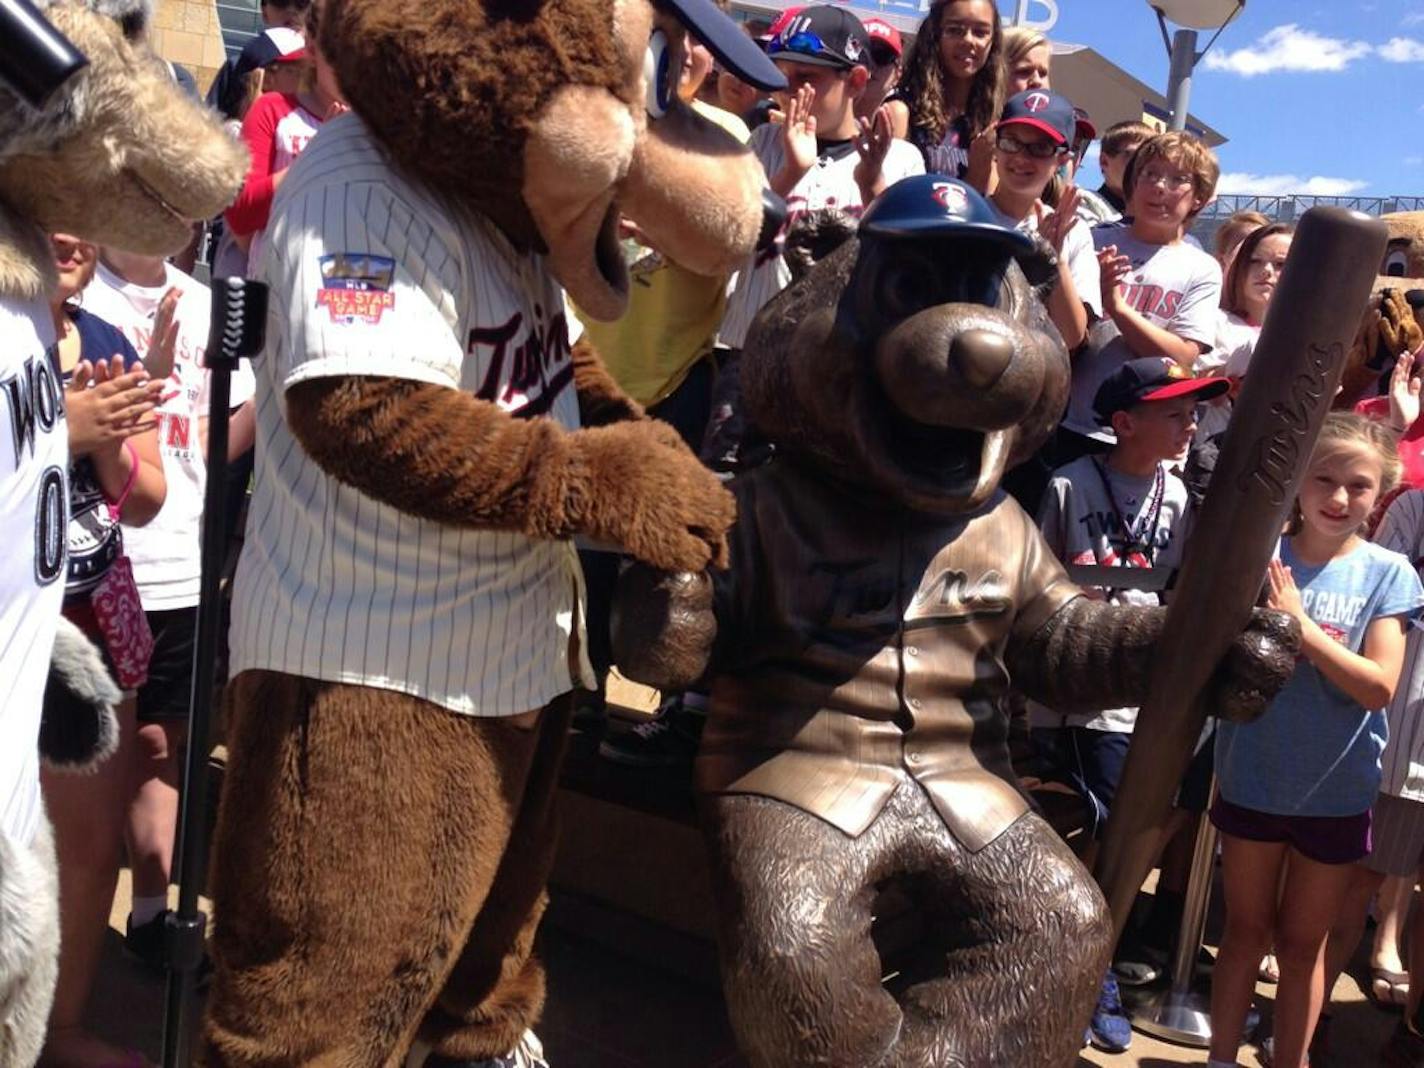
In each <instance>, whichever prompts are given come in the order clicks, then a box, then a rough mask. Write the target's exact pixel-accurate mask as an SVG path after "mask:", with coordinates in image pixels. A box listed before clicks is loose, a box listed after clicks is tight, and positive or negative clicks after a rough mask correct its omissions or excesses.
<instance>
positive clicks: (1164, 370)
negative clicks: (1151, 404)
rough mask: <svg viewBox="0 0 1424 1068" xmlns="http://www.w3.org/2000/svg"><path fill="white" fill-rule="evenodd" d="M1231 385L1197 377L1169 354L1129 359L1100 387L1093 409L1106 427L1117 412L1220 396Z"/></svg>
mask: <svg viewBox="0 0 1424 1068" xmlns="http://www.w3.org/2000/svg"><path fill="white" fill-rule="evenodd" d="M1230 388H1231V381H1230V380H1229V379H1226V378H1193V377H1192V373H1191V372H1190V371H1188V370H1187V369H1186V368H1185V367H1183V366H1182V365H1181V364H1179V363H1177V362H1176V361H1175V360H1169V359H1168V358H1167V357H1166V356H1144V357H1143V358H1142V359H1140V360H1128V361H1127V362H1126V363H1124V364H1123V365H1122V366H1121V367H1119V368H1118V369H1117V370H1116V371H1114V372H1113V373H1112V374H1110V375H1108V377H1107V378H1105V379H1103V384H1102V385H1101V386H1099V387H1098V392H1097V394H1096V395H1095V396H1094V397H1093V412H1094V413H1095V414H1096V415H1097V417H1098V422H1100V423H1101V424H1102V425H1103V426H1108V425H1110V424H1111V423H1112V417H1113V415H1114V414H1115V413H1117V412H1125V411H1127V410H1128V409H1129V408H1134V407H1136V406H1137V405H1139V404H1144V403H1146V402H1147V401H1160V400H1171V399H1172V398H1173V397H1187V396H1195V397H1197V398H1198V399H1199V400H1211V399H1212V398H1213V397H1220V396H1221V395H1222V394H1223V393H1225V392H1226V391H1227V390H1228V389H1230Z"/></svg>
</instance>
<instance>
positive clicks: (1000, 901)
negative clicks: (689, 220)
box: [614, 175, 1299, 1068]
mask: <svg viewBox="0 0 1424 1068" xmlns="http://www.w3.org/2000/svg"><path fill="white" fill-rule="evenodd" d="M1011 253H1012V254H1013V255H1014V257H1015V258H1016V259H1017V260H1018V261H1019V264H1021V265H1022V267H1023V270H1021V269H1020V265H1019V264H1015V263H1013V262H1010V259H1009V257H1010V254H1011ZM1025 271H1027V272H1029V273H1030V275H1031V276H1032V277H1035V278H1051V277H1052V261H1051V260H1049V259H1048V258H1047V257H1046V256H1045V255H1044V253H1043V252H1042V250H1041V249H1035V248H1034V247H1033V245H1032V243H1031V242H1029V241H1028V239H1026V238H1024V237H1023V236H1022V235H1020V234H1018V233H1016V232H1015V231H1012V230H1008V229H1005V228H1003V227H1000V226H998V225H997V223H995V222H994V218H993V216H992V213H991V211H990V209H989V208H988V207H987V205H986V204H985V203H984V202H983V200H982V198H980V197H979V195H978V194H977V193H975V192H974V191H973V190H971V189H970V188H969V187H968V186H966V185H963V184H962V183H957V182H952V181H950V180H946V179H943V178H940V177H938V176H935V175H929V176H925V177H922V178H909V179H906V180H905V181H903V182H900V183H899V184H898V185H896V186H894V187H893V188H892V189H890V190H888V191H887V192H886V193H884V194H883V195H882V197H881V198H880V199H879V200H878V201H877V202H876V204H875V205H872V206H871V208H870V209H869V210H868V211H867V212H866V214H865V215H864V216H863V217H862V219H861V223H860V237H859V238H858V240H857V241H856V242H853V243H852V244H850V245H848V246H846V247H844V248H842V249H840V250H838V251H837V252H835V253H833V254H832V255H830V256H829V257H828V258H826V259H825V260H823V261H821V262H820V263H818V264H816V266H815V267H813V268H812V269H811V270H810V272H809V273H808V274H806V275H805V276H804V277H802V278H801V279H800V280H799V281H797V282H796V283H794V284H793V285H792V286H791V287H790V288H789V289H787V290H786V291H785V292H784V293H782V294H781V295H780V296H779V297H778V298H777V299H776V300H774V301H772V302H771V303H770V304H768V305H767V307H766V308H765V309H764V310H763V311H762V313H761V315H760V316H759V317H758V319H757V321H756V323H755V324H754V325H753V327H752V330H751V332H750V334H749V335H748V338H747V346H746V349H745V351H744V354H743V357H742V361H743V362H742V389H743V397H744V400H745V402H746V404H747V408H748V412H749V415H750V417H751V419H752V421H753V422H755V423H756V425H757V426H758V427H759V428H760V429H761V430H762V431H763V432H765V433H766V434H767V436H768V437H770V438H771V439H772V441H774V442H775V443H776V445H777V449H778V451H777V456H776V458H775V459H773V460H772V461H771V462H770V463H768V464H767V465H766V466H764V467H761V468H759V469H757V470H755V471H752V472H750V473H748V474H745V475H743V476H742V477H740V478H739V479H737V480H736V481H735V482H734V483H733V487H734V490H735V492H736V496H737V505H738V519H737V525H736V527H735V528H734V530H733V535H732V564H731V568H730V570H728V571H726V572H723V573H718V574H717V575H715V576H713V579H712V581H710V582H709V581H707V578H706V576H691V575H677V576H660V575H658V574H657V573H656V572H654V571H652V570H651V569H648V568H646V567H644V566H642V565H638V566H635V567H633V568H631V569H629V571H628V572H627V573H626V574H625V575H624V576H623V579H622V581H621V584H620V589H619V595H618V598H617V600H616V602H615V603H616V615H615V628H614V655H615V658H616V661H617V663H618V664H619V666H620V668H621V669H622V670H623V671H624V672H625V673H626V674H628V675H629V676H630V677H633V678H636V679H639V680H642V681H645V682H648V683H651V684H653V685H657V686H661V687H671V688H674V689H676V688H677V687H678V686H680V685H684V684H686V683H688V682H689V681H691V680H693V679H696V678H698V677H700V676H701V675H702V674H703V673H704V672H705V671H710V672H711V677H712V679H713V684H712V694H711V704H710V708H709V718H708V723H707V727H706V731H705V733H704V734H703V737H702V745H701V749H700V750H699V752H698V757H697V765H696V783H697V787H698V789H699V791H700V793H701V806H700V807H701V811H702V816H703V822H704V827H705V830H706V833H707V839H708V848H709V852H710V855H711V862H712V870H713V878H714V888H715V891H716V896H717V899H718V905H719V917H718V937H719V943H720V946H721V951H722V966H723V988H724V990H725V993H726V997H727V1003H728V1008H729V1011H730V1014H731V1018H732V1023H733V1027H734V1029H735V1030H736V1032H737V1037H738V1041H739V1043H740V1045H741V1047H742V1050H743V1052H744V1053H746V1055H747V1058H748V1060H749V1061H750V1062H751V1063H752V1064H753V1065H755V1066H757V1068H799V1066H806V1068H809V1066H812V1065H822V1066H825V1065H835V1066H844V1068H851V1066H854V1068H875V1066H890V1065H895V1066H904V1068H910V1066H913V1068H946V1066H964V1068H969V1066H974V1068H978V1066H980V1065H994V1066H996V1068H1052V1066H1060V1065H1066V1064H1068V1063H1071V1062H1072V1060H1073V1058H1074V1056H1075V1054H1076V1053H1077V1050H1078V1049H1079V1047H1080V1045H1081V1041H1082V1035H1083V1028H1084V1027H1085V1026H1086V1024H1087V1021H1088V1016H1089V1014H1090V1012H1091V1006H1092V1004H1093V1002H1094V1000H1095V998H1096V997H1097V994H1098V991H1099V988H1100V985H1101V982H1102V978H1103V974H1104V970H1105V968H1106V967H1107V963H1108V957H1109V951H1110V949H1111V934H1112V931H1111V923H1110V922H1109V920H1108V917H1107V913H1106V908H1105V906H1104V903H1103V900H1102V897H1101V895H1100V894H1099V893H1098V891H1097V888H1096V886H1095V885H1094V884H1093V882H1092V880H1091V879H1090V877H1089V876H1088V874H1087V872H1086V871H1084V870H1083V868H1082V867H1081V866H1080V865H1079V863H1078V861H1077V860H1076V859H1075V858H1074V857H1073V855H1072V853H1071V852H1070V851H1069V849H1068V847H1067V846H1066V845H1065V844H1064V843H1063V842H1062V841H1061V840H1060V839H1059V838H1058V837H1057V836H1056V835H1055V834H1054V833H1053V831H1052V830H1051V829H1050V828H1049V826H1048V825H1047V824H1046V823H1045V822H1044V821H1043V820H1042V819H1041V818H1039V817H1038V816H1037V815H1036V814H1034V813H1033V812H1032V811H1031V810H1030V805H1029V803H1028V801H1027V799H1026V798H1025V797H1024V795H1023V793H1022V791H1021V789H1020V787H1019V784H1018V781H1017V779H1016V777H1015V775H1014V773H1013V771H1012V769H1011V768H1010V766H1009V754H1008V745H1007V737H1008V719H1007V715H1006V714H1005V712H1004V710H1003V704H1002V702H1003V700H1004V698H1005V696H1006V694H1007V692H1008V689H1009V686H1010V683H1011V682H1012V684H1013V685H1014V686H1015V687H1016V688H1017V689H1018V690H1020V691H1021V692H1023V693H1025V694H1027V695H1029V696H1031V697H1032V698H1034V699H1035V700H1039V701H1042V702H1043V703H1045V704H1046V705H1048V706H1050V707H1052V708H1055V709H1059V710H1061V711H1065V712H1066V711H1078V710H1087V709H1090V708H1106V707H1115V706H1122V705H1135V704H1139V703H1140V701H1141V698H1142V697H1143V696H1144V694H1145V690H1146V682H1147V677H1148V666H1149V664H1150V661H1151V656H1152V649H1153V645H1154V642H1155V640H1156V636H1157V634H1158V632H1159V630H1160V628H1161V625H1162V621H1163V618H1164V612H1163V610H1162V609H1158V608H1144V607H1125V606H1116V605H1107V604H1103V603H1101V602H1098V601H1092V600H1088V599H1087V598H1084V597H1082V596H1081V595H1080V591H1079V590H1078V589H1077V588H1076V587H1074V586H1073V585H1072V584H1071V583H1070V582H1069V581H1068V578H1067V576H1066V574H1065V573H1064V571H1063V568H1062V567H1061V566H1060V565H1059V563H1058V562H1057V561H1056V560H1055V559H1054V558H1053V556H1052V554H1051V552H1050V551H1049V550H1048V547H1047V546H1046V544H1045V543H1044V542H1043V539H1042V537H1041V535H1040V534H1039V532H1038V529H1037V528H1036V527H1035V526H1034V524H1033V522H1032V520H1030V519H1029V518H1028V516H1026V515H1025V514H1024V512H1023V511H1022V510H1021V509H1020V508H1019V506H1018V505H1017V504H1016V503H1015V502H1014V501H1013V499H1011V498H1010V497H1008V496H1006V495H1005V494H1004V493H1003V491H1002V490H1001V489H1000V479H1001V478H1002V476H1003V473H1004V471H1005V470H1006V469H1007V468H1008V467H1009V466H1011V465H1013V464H1014V463H1016V462H1019V461H1020V460H1022V459H1023V458H1024V457H1027V456H1030V455H1032V453H1033V451H1034V450H1035V449H1036V448H1037V447H1038V446H1039V445H1041V444H1042V442H1043V441H1044V440H1045V439H1046V438H1047V436H1048V434H1049V433H1051V431H1052V429H1053V427H1054V425H1055V423H1056V422H1057V419H1058V415H1059V413H1060V412H1061V411H1062V410H1063V400H1064V397H1065V396H1066V393H1067V389H1068V382H1069V370H1068V355H1067V352H1066V351H1065V350H1064V348H1063V344H1062V340H1061V339H1060V338H1059V336H1058V333H1057V331H1055V330H1054V329H1053V328H1052V327H1051V326H1050V325H1049V322H1048V319H1047V315H1046V313H1045V311H1044V308H1043V303H1042V301H1041V300H1040V299H1039V295H1038V294H1037V293H1035V290H1034V289H1033V288H1032V287H1031V286H1030V285H1029V283H1028V280H1027V278H1026V277H1025V273H1024V272H1025ZM1298 638H1299V635H1298V632H1294V631H1293V630H1292V624H1291V622H1290V620H1289V618H1288V617H1286V616H1284V615H1283V614H1281V613H1259V614H1258V616H1257V617H1256V619H1255V621H1254V622H1253V624H1252V629H1251V630H1250V631H1249V632H1248V633H1247V634H1246V635H1243V636H1242V638H1241V639H1240V640H1239V641H1238V642H1237V644H1236V646H1235V647H1234V649H1233V651H1232V654H1231V656H1230V657H1229V658H1228V661H1227V662H1226V663H1224V664H1223V665H1221V669H1220V670H1219V671H1218V674H1217V677H1216V679H1215V680H1214V685H1215V686H1216V690H1215V691H1214V696H1213V695H1209V696H1210V697H1211V700H1212V705H1211V707H1213V708H1215V709H1218V710H1219V711H1220V714H1222V715H1226V716H1231V717H1242V718H1250V717H1252V716H1254V715H1257V714H1259V713H1260V711H1261V710H1262V709H1263V708H1264V706H1265V702H1266V700H1267V699H1268V697H1269V695H1271V694H1274V692H1275V690H1276V689H1277V688H1279V686H1280V684H1281V683H1282V682H1283V681H1284V680H1285V678H1286V677H1287V676H1288V675H1289V672H1290V670H1291V666H1292V663H1293V657H1294V651H1295V648H1296V643H1297V642H1298ZM888 879H895V880H897V881H899V882H901V884H902V885H904V886H905V888H906V889H908V890H909V892H910V893H911V894H912V895H913V896H914V898H915V900H916V901H917V903H918V905H919V906H920V908H921V910H922V915H923V917H924V918H925V919H926V921H927V924H926V925H927V927H928V929H929V932H930V933H929V937H928V939H927V941H926V945H925V947H924V954H923V956H922V957H921V958H920V959H919V960H917V961H916V962H915V963H914V964H913V965H912V966H909V967H907V969H906V970H905V973H904V974H903V975H902V976H901V978H900V980H899V981H898V982H897V983H896V984H894V985H893V986H892V985H891V984H884V983H882V981H881V977H882V975H883V974H884V973H885V970H886V969H885V968H884V967H883V966H882V962H881V960H880V959H879V957H878V956H877V953H876V948H875V944H874V943H873V941H872V939H871V937H870V933H871V922H872V918H873V917H872V915H871V909H872V906H873V903H874V900H875V891H876V888H877V887H878V886H879V885H880V884H881V883H883V882H884V881H885V880H888Z"/></svg>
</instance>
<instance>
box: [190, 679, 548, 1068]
mask: <svg viewBox="0 0 1424 1068" xmlns="http://www.w3.org/2000/svg"><path fill="white" fill-rule="evenodd" d="M229 711H230V714H231V715H232V716H233V719H232V721H231V723H230V728H229V747H230V752H231V753H232V764H231V765H230V767H229V768H228V773H227V782H226V784H225V788H224V792H223V811H222V812H221V814H220V817H219V821H218V837H217V840H216V842H215V852H214V857H215V861H214V864H215V867H214V870H213V873H212V880H211V881H212V893H213V902H214V907H215V910H216V913H217V915H218V916H220V917H221V919H222V922H221V923H219V924H218V925H217V927H216V930H215V938H216V939H217V943H218V944H217V947H216V948H217V953H216V954H215V960H216V961H217V962H218V967H217V970H216V972H215V974H214V977H213V984H214V985H213V997H212V998H211V999H210V1004H211V1006H212V1009H211V1011H210V1014H209V1017H208V1020H207V1024H206V1031H205V1036H204V1045H205V1051H204V1052H205V1055H206V1062H207V1063H208V1064H210V1065H216V1064H227V1063H240V1064H350V1065H357V1064H360V1065H382V1066H388V1068H394V1066H398V1065H400V1064H402V1063H403V1061H404V1058H405V1054H406V1050H407V1049H408V1048H409V1047H410V1046H411V1044H412V1041H413V1040H415V1039H416V1038H419V1039H420V1040H421V1041H422V1042H423V1043H425V1044H427V1045H429V1046H431V1047H432V1049H433V1051H434V1053H435V1055H436V1056H438V1057H446V1058H450V1059H451V1060H454V1061H457V1062H458V1061H460V1060H464V1059H472V1060H476V1059H480V1058H487V1057H495V1056H499V1055H502V1054H505V1053H507V1052H508V1051H509V1050H510V1049H511V1048H513V1047H514V1046H515V1045H517V1044H518V1042H519V1040H520V1038H521V1036H522V1035H523V1034H524V1031H525V1030H526V1028H529V1027H530V1026H532V1025H533V1023H534V1021H535V1019H536V1018H537V1016H538V1014H539V1011H540V1009H541V1008H542V1006H543V1000H544V976H543V970H542V968H541V967H540V965H539V963H538V961H537V960H536V959H535V958H534V957H533V956H532V953H531V950H532V946H533V941H534V931H535V928H536V927H537V926H538V922H539V918H540V915H541V914H542V912H543V908H544V901H545V895H544V884H545V880H546V878H547V876H548V872H549V868H550V866H551V864H552V862H553V851H554V841H555V818H554V790H555V786H556V777H557V772H558V768H559V765H560V763H561V761H562V757H563V749H564V744H565V739H566V736H567V728H568V721H569V714H570V705H569V702H568V701H567V699H560V700H557V701H555V702H553V703H552V704H550V705H549V706H548V707H546V708H544V709H543V710H536V711H533V712H531V713H528V714H526V715H523V716H517V717H511V718H479V717H474V716H462V715H457V714H455V713H453V712H449V711H447V710H445V709H443V708H440V707H438V706H435V705H432V704H429V703H427V702H425V701H422V700H420V699H418V698H415V697H409V696H406V695H403V694H399V693H395V692H392V691H386V690H377V689H374V688H371V687H364V686H348V685H341V684H336V683H327V682H316V681H313V680H311V679H305V678H299V677H296V676H292V675H283V674H278V673H276V672H268V671H247V672H244V673H243V674H241V675H239V676H238V677H237V679H236V680H235V681H234V682H233V684H232V687H231V696H230V701H229ZM237 803H241V804H242V805H243V810H242V811H241V812H238V811H234V810H233V806H234V805H235V804H237ZM511 841H515V842H518V843H519V847H518V848H515V849H508V848H506V847H507V846H508V844H509V843H510V842H511ZM274 1014H278V1017H277V1018H274ZM417 1027H418V1033H416V1029H417Z"/></svg>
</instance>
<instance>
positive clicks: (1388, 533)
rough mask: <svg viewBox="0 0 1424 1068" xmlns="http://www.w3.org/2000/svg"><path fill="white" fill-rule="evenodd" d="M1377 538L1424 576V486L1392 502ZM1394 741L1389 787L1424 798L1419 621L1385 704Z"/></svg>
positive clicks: (1385, 762)
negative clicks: (1405, 558)
mask: <svg viewBox="0 0 1424 1068" xmlns="http://www.w3.org/2000/svg"><path fill="white" fill-rule="evenodd" d="M1375 541H1377V542H1378V543H1379V544H1381V545H1383V546H1384V547H1385V548H1386V549H1393V550H1394V551H1395V552H1397V553H1403V554H1404V555H1405V556H1406V557H1408V558H1409V562H1410V563H1411V564H1413V565H1414V568H1415V570H1417V571H1418V572H1419V576H1420V578H1424V490H1417V489H1416V490H1408V491H1406V492H1404V493H1401V494H1400V495H1399V496H1398V497H1396V498H1395V499H1394V502H1393V503H1392V504H1390V506H1389V508H1388V509H1387V510H1386V511H1385V513H1384V518H1383V519H1381V520H1380V525H1379V530H1378V531H1376V532H1375ZM1385 715H1386V717H1387V718H1388V719H1389V741H1388V742H1387V743H1386V744H1385V747H1384V755H1383V756H1382V757H1381V758H1380V762H1381V765H1382V766H1383V770H1384V778H1383V780H1382V781H1381V783H1380V790H1381V791H1382V792H1383V793H1387V794H1394V795H1395V796H1396V797H1403V798H1407V799H1408V800H1410V801H1424V630H1421V629H1420V627H1419V626H1418V625H1417V624H1415V625H1412V626H1410V628H1409V636H1408V638H1406V639H1405V645H1404V665H1403V667H1401V668H1400V672H1399V683H1398V685H1397V686H1395V688H1394V700H1393V701H1391V702H1390V705H1389V708H1387V709H1386V710H1385Z"/></svg>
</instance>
